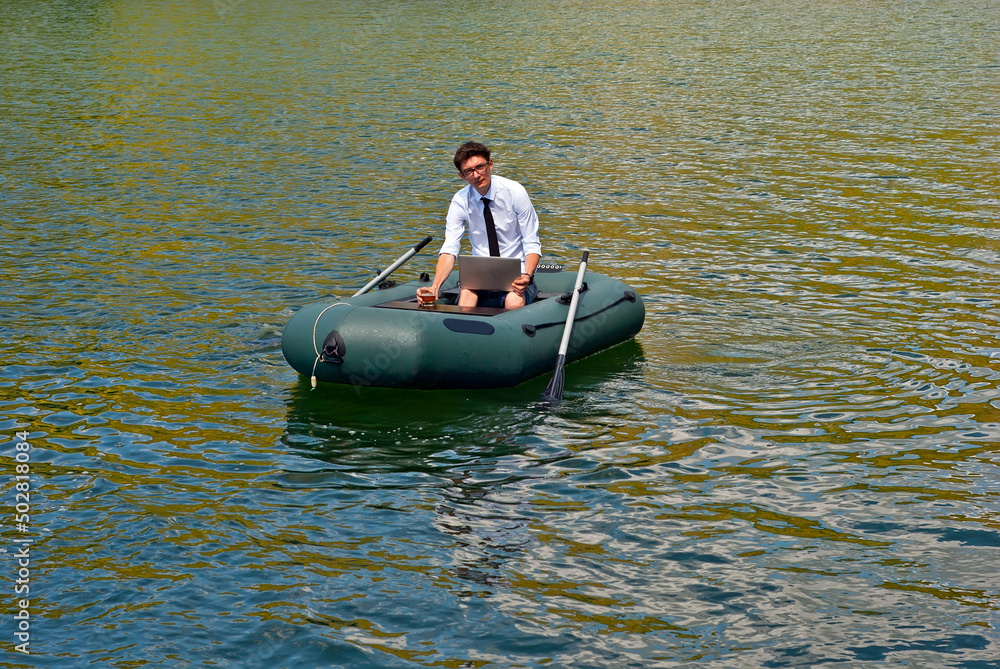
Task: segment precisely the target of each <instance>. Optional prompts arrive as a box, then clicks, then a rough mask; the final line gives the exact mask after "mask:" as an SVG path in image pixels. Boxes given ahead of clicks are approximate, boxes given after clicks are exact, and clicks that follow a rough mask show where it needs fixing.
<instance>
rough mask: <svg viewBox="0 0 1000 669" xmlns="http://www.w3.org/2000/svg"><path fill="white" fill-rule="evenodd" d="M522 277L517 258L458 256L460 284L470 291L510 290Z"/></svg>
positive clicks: (519, 262)
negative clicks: (518, 278)
mask: <svg viewBox="0 0 1000 669" xmlns="http://www.w3.org/2000/svg"><path fill="white" fill-rule="evenodd" d="M519 276H521V261H520V260H518V259H517V258H495V257H492V256H458V282H459V283H460V284H461V285H462V288H467V289H469V290H510V288H511V284H512V283H513V282H514V280H515V279H517V277H519Z"/></svg>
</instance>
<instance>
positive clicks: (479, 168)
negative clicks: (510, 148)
mask: <svg viewBox="0 0 1000 669" xmlns="http://www.w3.org/2000/svg"><path fill="white" fill-rule="evenodd" d="M489 166H490V164H489V163H480V164H479V165H476V166H475V167H470V168H469V169H467V170H462V171H461V172H460V174H461V175H462V176H463V177H465V178H466V179H468V178H469V177H471V176H472V175H473V174H482V173H483V172H485V171H486V168H487V167H489Z"/></svg>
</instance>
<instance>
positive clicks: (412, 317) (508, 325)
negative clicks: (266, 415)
mask: <svg viewBox="0 0 1000 669" xmlns="http://www.w3.org/2000/svg"><path fill="white" fill-rule="evenodd" d="M576 279H577V273H576V272H573V271H563V269H562V267H560V266H557V265H548V264H543V265H540V266H539V267H538V269H537V270H536V272H535V283H537V284H538V290H539V293H538V298H537V299H536V300H535V302H533V303H532V304H529V305H528V306H526V307H522V308H520V309H513V310H510V311H504V310H502V309H494V308H488V307H471V308H469V307H459V306H457V304H456V302H457V300H458V294H459V289H458V286H457V283H458V271H457V270H456V271H454V272H452V275H451V276H450V277H449V278H448V280H447V281H446V282H445V283H444V285H443V286H442V287H441V288H442V289H441V292H440V299H439V300H438V301H437V302H436V303H435V304H432V305H429V306H428V305H420V304H418V303H417V299H416V290H417V288H418V287H420V286H426V285H429V284H430V278H429V277H427V275H421V277H420V279H419V280H417V281H411V282H408V283H402V284H398V285H397V284H395V283H389V284H386V283H383V284H382V287H380V288H379V289H377V290H373V291H371V292H368V293H365V294H361V295H356V296H354V297H352V298H349V299H346V300H343V301H339V302H321V303H316V304H312V305H309V306H306V307H304V308H303V309H302V310H301V311H299V312H298V313H296V314H295V315H294V316H293V317H292V318H291V320H290V321H289V322H288V325H286V326H285V330H284V333H283V334H282V337H281V350H282V353H284V355H285V360H287V361H288V364H290V365H291V366H292V367H293V368H294V369H295V370H296V371H298V372H299V373H300V374H304V375H305V376H310V377H312V378H313V380H314V383H315V381H316V380H319V381H326V382H330V383H344V384H350V385H354V386H382V387H392V388H423V389H442V388H499V387H503V386H513V385H517V384H519V383H522V382H524V381H527V380H528V379H531V378H534V377H536V376H539V375H541V374H544V373H546V372H552V370H553V365H554V364H555V363H556V360H557V354H558V352H559V349H560V347H561V342H560V340H561V338H562V336H563V330H564V326H565V324H566V320H567V314H568V312H569V308H570V303H571V301H572V300H571V295H572V293H573V292H574V288H575V281H576ZM578 295H579V297H578V298H577V305H576V313H575V317H574V319H573V328H572V331H571V336H570V338H569V340H568V348H567V350H566V354H565V362H567V363H568V362H572V361H573V360H578V359H580V358H583V357H584V356H587V355H590V354H592V353H596V352H597V351H601V350H603V349H605V348H608V347H610V346H614V345H615V344H619V343H621V342H624V341H627V340H628V339H631V338H632V337H634V336H635V334H636V333H637V332H639V330H640V329H641V328H642V323H643V320H644V319H645V315H646V310H645V307H644V306H643V303H642V299H641V298H640V297H639V295H638V294H636V292H635V291H634V290H632V289H631V288H629V287H628V286H627V285H625V284H624V283H622V282H621V281H618V280H616V279H612V278H610V277H607V276H604V275H603V274H597V273H595V272H588V273H587V274H586V277H585V282H584V285H583V286H582V288H581V289H580V291H579V293H578ZM561 362H562V361H560V363H561Z"/></svg>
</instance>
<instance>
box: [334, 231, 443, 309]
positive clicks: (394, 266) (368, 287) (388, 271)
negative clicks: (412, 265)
mask: <svg viewBox="0 0 1000 669" xmlns="http://www.w3.org/2000/svg"><path fill="white" fill-rule="evenodd" d="M432 239H433V237H424V241H422V242H420V243H419V244H417V245H416V246H414V247H413V248H412V249H410V250H409V251H407V252H406V253H404V254H403V255H401V256H399V260H397V261H396V262H394V263H392V264H391V265H389V267H388V269H386V270H385V271H384V272H382V273H381V274H379V275H378V276H377V277H375V278H374V279H372V280H371V281H369V282H368V285H366V286H365V287H364V288H362V289H361V290H359V291H358V292H356V293H354V294H353V295H351V297H357V296H358V295H364V294H365V293H367V292H368V291H369V290H371V289H372V288H374V287H375V286H377V285H378V284H379V283H380V282H381V281H382V279H384V278H385V277H387V276H389V275H390V274H392V273H393V272H395V271H396V270H397V269H399V266H400V265H402V264H403V263H404V262H406V261H407V260H409V259H410V258H412V257H413V256H415V255H416V254H417V253H418V252H419V251H420V249H422V248H424V247H425V246H427V244H428V243H429V242H430V241H431V240H432Z"/></svg>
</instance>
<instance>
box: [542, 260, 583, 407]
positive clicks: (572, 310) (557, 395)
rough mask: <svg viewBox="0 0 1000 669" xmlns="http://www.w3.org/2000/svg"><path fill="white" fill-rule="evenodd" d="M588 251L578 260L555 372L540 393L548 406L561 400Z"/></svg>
mask: <svg viewBox="0 0 1000 669" xmlns="http://www.w3.org/2000/svg"><path fill="white" fill-rule="evenodd" d="M589 256H590V251H584V252H583V259H582V260H580V271H579V272H577V273H576V285H575V286H573V297H572V298H570V301H569V313H568V314H567V315H566V326H565V327H564V328H563V336H562V341H561V342H560V343H559V355H557V356H556V370H555V371H554V372H553V373H552V379H551V380H549V385H548V386H546V387H545V392H544V393H542V401H543V402H547V403H548V405H549V406H555V405H556V404H558V403H559V400H561V399H562V392H563V382H564V380H565V376H566V374H565V371H564V370H563V368H564V367H565V366H566V349H568V348H569V337H570V335H571V334H573V319H574V318H576V306H577V304H578V303H579V302H580V292H581V290H582V288H583V275H584V274H585V273H586V272H587V258H588V257H589Z"/></svg>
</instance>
